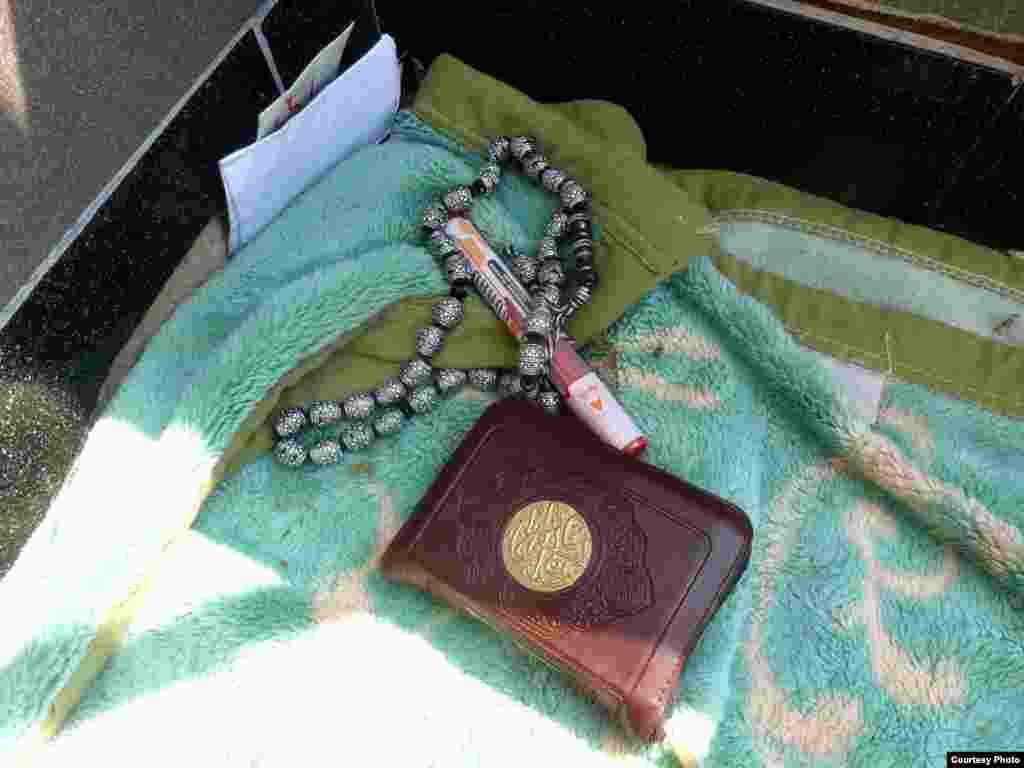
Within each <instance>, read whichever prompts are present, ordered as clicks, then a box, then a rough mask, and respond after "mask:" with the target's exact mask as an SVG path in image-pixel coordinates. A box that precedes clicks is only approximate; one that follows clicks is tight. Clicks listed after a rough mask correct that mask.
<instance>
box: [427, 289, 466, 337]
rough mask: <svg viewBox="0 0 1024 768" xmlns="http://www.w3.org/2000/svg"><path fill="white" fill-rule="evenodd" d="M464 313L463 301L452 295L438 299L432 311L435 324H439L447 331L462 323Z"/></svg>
mask: <svg viewBox="0 0 1024 768" xmlns="http://www.w3.org/2000/svg"><path fill="white" fill-rule="evenodd" d="M463 314H464V311H463V309H462V302H461V301H459V300H458V299H456V298H453V297H451V296H448V297H446V298H443V299H440V300H439V301H437V302H436V303H435V304H434V308H433V310H432V311H431V317H432V318H433V320H434V325H438V326H440V327H441V328H444V329H445V330H446V331H450V330H451V329H452V328H455V327H456V326H457V325H458V324H459V323H461V322H462V317H463Z"/></svg>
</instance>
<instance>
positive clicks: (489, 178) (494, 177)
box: [480, 163, 501, 192]
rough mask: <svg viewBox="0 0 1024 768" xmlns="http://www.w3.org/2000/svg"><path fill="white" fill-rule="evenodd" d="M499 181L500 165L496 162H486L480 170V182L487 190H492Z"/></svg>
mask: <svg viewBox="0 0 1024 768" xmlns="http://www.w3.org/2000/svg"><path fill="white" fill-rule="evenodd" d="M499 181H501V166H500V165H498V164H497V163H488V164H487V165H485V166H484V167H483V168H482V169H481V170H480V182H481V183H482V184H483V185H484V188H485V189H486V190H487V191H488V192H493V191H494V190H495V189H497V187H498V182H499Z"/></svg>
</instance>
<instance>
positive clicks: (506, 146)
mask: <svg viewBox="0 0 1024 768" xmlns="http://www.w3.org/2000/svg"><path fill="white" fill-rule="evenodd" d="M510 148H511V142H510V141H509V139H508V137H507V136H499V137H498V138H496V139H495V140H494V141H492V142H491V144H490V146H489V147H487V159H488V160H490V161H491V162H492V163H503V162H505V161H506V160H508V156H509V150H510Z"/></svg>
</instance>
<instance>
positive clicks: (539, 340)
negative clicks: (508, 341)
mask: <svg viewBox="0 0 1024 768" xmlns="http://www.w3.org/2000/svg"><path fill="white" fill-rule="evenodd" d="M523 341H524V342H526V343H527V344H541V345H543V344H544V337H543V336H541V335H540V334H539V333H528V334H526V335H525V336H524V337H523Z"/></svg>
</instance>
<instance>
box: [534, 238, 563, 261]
mask: <svg viewBox="0 0 1024 768" xmlns="http://www.w3.org/2000/svg"><path fill="white" fill-rule="evenodd" d="M537 258H538V259H540V260H541V261H542V262H543V261H544V260H546V259H557V258H558V241H556V240H555V238H553V237H542V238H541V240H540V244H539V245H538V246H537Z"/></svg>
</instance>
